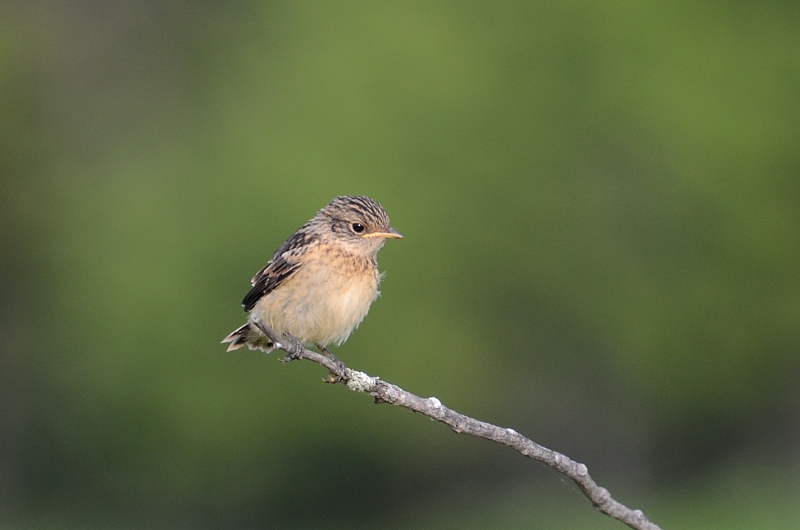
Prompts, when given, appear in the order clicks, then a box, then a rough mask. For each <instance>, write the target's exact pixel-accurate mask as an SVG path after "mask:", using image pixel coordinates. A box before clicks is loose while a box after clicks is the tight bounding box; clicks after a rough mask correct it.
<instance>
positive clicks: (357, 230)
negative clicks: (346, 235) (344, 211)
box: [350, 223, 364, 234]
mask: <svg viewBox="0 0 800 530" xmlns="http://www.w3.org/2000/svg"><path fill="white" fill-rule="evenodd" d="M350 228H352V229H353V232H355V233H356V234H360V233H361V232H363V231H364V225H362V224H361V223H353V224H351V225H350Z"/></svg>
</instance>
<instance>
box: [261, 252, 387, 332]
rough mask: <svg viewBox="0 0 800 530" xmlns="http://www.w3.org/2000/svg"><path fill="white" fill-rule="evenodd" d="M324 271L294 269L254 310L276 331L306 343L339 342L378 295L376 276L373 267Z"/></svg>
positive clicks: (377, 279) (357, 322)
mask: <svg viewBox="0 0 800 530" xmlns="http://www.w3.org/2000/svg"><path fill="white" fill-rule="evenodd" d="M325 272H326V271H325V270H324V268H313V267H307V268H305V270H301V271H298V273H297V274H296V275H295V276H293V277H292V278H290V279H288V280H287V281H286V283H285V284H283V285H282V286H281V288H280V289H276V290H275V291H273V292H271V293H270V294H268V295H267V296H265V297H264V298H262V299H261V300H260V301H259V303H258V304H257V305H256V307H255V308H254V310H256V311H259V312H260V314H261V317H262V318H263V319H264V321H265V322H266V323H267V324H269V326H270V327H272V328H273V329H274V330H275V331H277V332H279V333H288V334H290V335H292V336H293V337H295V338H298V339H300V340H301V341H303V342H306V343H310V344H319V345H322V346H326V345H328V344H336V345H339V344H341V343H342V342H344V341H345V340H347V337H348V336H350V333H352V331H353V330H354V329H355V328H356V327H357V326H358V324H359V323H361V321H362V320H363V319H364V317H365V316H366V315H367V312H368V311H369V307H370V305H371V304H372V301H373V300H375V298H376V296H377V295H378V281H379V275H378V272H377V269H376V270H375V271H374V273H373V271H361V273H360V274H353V275H347V276H341V275H330V274H326V273H325Z"/></svg>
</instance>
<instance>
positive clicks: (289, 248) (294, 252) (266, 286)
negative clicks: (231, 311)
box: [242, 228, 316, 311]
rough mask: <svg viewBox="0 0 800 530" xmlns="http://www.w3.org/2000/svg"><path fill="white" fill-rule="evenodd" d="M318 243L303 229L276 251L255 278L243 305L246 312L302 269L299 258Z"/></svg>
mask: <svg viewBox="0 0 800 530" xmlns="http://www.w3.org/2000/svg"><path fill="white" fill-rule="evenodd" d="M314 241H316V237H314V236H311V235H309V234H308V233H306V232H305V231H304V230H303V229H302V228H301V229H300V230H298V231H297V232H296V233H295V234H294V235H293V236H292V237H290V238H289V239H287V240H286V242H284V243H283V245H281V246H280V248H279V249H278V250H277V251H275V254H274V255H273V256H272V259H271V260H269V263H267V266H266V267H264V268H263V269H261V270H260V271H258V273H257V274H256V275H255V276H253V279H252V280H251V281H250V283H251V284H252V285H253V288H252V289H250V292H248V293H247V295H245V297H244V300H242V305H243V306H244V310H245V311H250V310H251V309H253V308H254V307H255V305H256V303H258V301H259V300H260V299H261V298H262V297H263V296H266V295H268V294H269V293H271V292H272V291H274V290H275V289H276V288H277V287H278V286H279V285H281V284H282V283H283V282H284V281H286V280H287V279H288V278H290V277H291V276H292V275H293V274H294V273H295V272H297V269H299V268H300V262H299V260H298V257H299V255H300V254H302V252H303V250H304V248H305V247H306V246H307V245H309V244H311V243H313V242H314Z"/></svg>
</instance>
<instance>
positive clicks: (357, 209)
mask: <svg viewBox="0 0 800 530" xmlns="http://www.w3.org/2000/svg"><path fill="white" fill-rule="evenodd" d="M314 220H315V221H317V222H318V223H320V225H321V226H322V227H324V228H326V229H328V228H329V229H330V237H332V238H335V239H336V241H337V242H339V243H340V244H342V245H343V246H344V247H345V248H346V249H347V250H348V251H349V252H353V253H356V254H360V255H365V256H371V255H375V253H377V252H378V251H379V250H380V249H381V247H382V246H383V244H384V243H385V242H386V240H387V239H402V238H403V236H402V235H400V233H399V232H398V231H397V230H395V229H394V228H392V225H391V224H390V223H389V216H388V215H387V214H386V210H384V209H383V207H382V206H381V205H380V204H379V203H378V202H376V201H374V200H372V199H370V198H369V197H365V196H343V197H336V198H335V199H333V200H332V201H331V202H330V203H328V205H327V206H325V207H324V208H323V209H322V210H320V211H319V212H318V213H317V215H316V217H315V218H314ZM326 231H327V230H326Z"/></svg>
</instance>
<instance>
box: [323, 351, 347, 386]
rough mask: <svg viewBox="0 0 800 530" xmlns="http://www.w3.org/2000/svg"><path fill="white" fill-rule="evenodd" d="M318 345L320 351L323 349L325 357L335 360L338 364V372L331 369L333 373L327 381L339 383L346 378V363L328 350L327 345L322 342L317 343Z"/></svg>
mask: <svg viewBox="0 0 800 530" xmlns="http://www.w3.org/2000/svg"><path fill="white" fill-rule="evenodd" d="M316 346H317V348H318V349H319V351H321V352H322V354H323V355H325V357H327V358H328V359H330V360H331V361H333V362H334V364H335V365H336V373H334V372H333V371H331V373H330V374H328V379H327V381H328V382H329V383H339V382H341V381H343V380H344V374H345V370H346V369H347V367H346V366H345V365H344V363H343V362H342V361H340V360H339V359H337V358H336V356H335V355H333V354H332V353H331V352H330V351H328V348H326V347H325V346H323V345H321V344H317V345H316Z"/></svg>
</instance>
